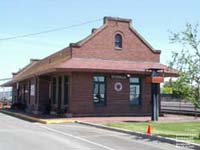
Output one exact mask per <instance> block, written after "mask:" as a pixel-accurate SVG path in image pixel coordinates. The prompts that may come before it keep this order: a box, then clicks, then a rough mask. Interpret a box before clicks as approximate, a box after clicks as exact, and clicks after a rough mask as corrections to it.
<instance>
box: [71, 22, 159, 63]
mask: <svg viewBox="0 0 200 150" xmlns="http://www.w3.org/2000/svg"><path fill="white" fill-rule="evenodd" d="M116 33H121V35H122V37H123V43H122V45H123V46H122V49H121V50H119V49H115V45H114V36H115V34H116ZM72 56H73V57H84V58H101V59H114V60H131V61H152V62H159V59H160V54H156V53H154V52H152V50H151V49H150V48H149V47H147V46H146V45H145V44H144V43H143V42H142V40H140V39H139V38H138V37H137V35H136V34H135V33H134V32H132V30H131V29H130V27H129V23H127V22H117V23H116V22H115V21H108V22H107V23H106V27H105V28H104V29H103V30H102V31H101V32H99V33H97V34H96V35H95V36H93V38H91V39H90V40H89V41H87V42H86V43H85V44H83V45H82V46H81V47H80V48H73V50H72Z"/></svg>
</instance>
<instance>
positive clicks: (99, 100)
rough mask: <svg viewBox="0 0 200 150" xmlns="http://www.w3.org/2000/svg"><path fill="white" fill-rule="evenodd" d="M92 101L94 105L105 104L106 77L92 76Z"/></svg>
mask: <svg viewBox="0 0 200 150" xmlns="http://www.w3.org/2000/svg"><path fill="white" fill-rule="evenodd" d="M93 102H94V104H95V105H106V79H105V77H104V76H94V77H93Z"/></svg>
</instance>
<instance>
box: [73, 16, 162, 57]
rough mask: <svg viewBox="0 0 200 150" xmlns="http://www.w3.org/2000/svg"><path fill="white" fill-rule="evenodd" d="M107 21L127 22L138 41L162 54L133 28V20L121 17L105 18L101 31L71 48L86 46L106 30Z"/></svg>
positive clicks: (97, 30) (98, 30) (93, 33)
mask: <svg viewBox="0 0 200 150" xmlns="http://www.w3.org/2000/svg"><path fill="white" fill-rule="evenodd" d="M107 20H112V21H118V22H127V23H129V29H130V30H131V31H132V32H133V34H135V35H136V36H137V37H138V39H140V40H141V41H142V42H143V43H144V44H145V45H146V46H147V47H148V48H149V49H150V50H151V51H152V52H154V53H157V54H160V53H161V50H156V49H154V48H153V47H152V46H151V44H150V43H148V42H147V41H146V40H145V39H144V38H143V37H142V35H141V34H139V33H138V32H137V31H136V30H135V29H134V28H133V26H132V20H131V19H124V18H119V17H104V24H103V26H101V27H100V28H99V29H96V31H95V32H92V34H90V35H89V36H87V37H86V38H84V39H82V40H80V41H78V42H76V43H71V46H74V47H81V46H82V45H84V44H85V43H87V42H88V41H89V40H90V39H92V38H93V37H95V36H96V35H97V34H99V33H100V32H101V31H102V30H104V29H105V28H106V27H107V24H106V22H107Z"/></svg>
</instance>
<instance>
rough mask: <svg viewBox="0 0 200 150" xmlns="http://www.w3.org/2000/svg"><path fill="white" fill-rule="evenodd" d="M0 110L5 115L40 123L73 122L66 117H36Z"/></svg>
mask: <svg viewBox="0 0 200 150" xmlns="http://www.w3.org/2000/svg"><path fill="white" fill-rule="evenodd" d="M0 112H1V113H4V114H7V115H10V116H14V117H18V118H21V119H24V120H28V121H33V122H39V123H42V124H59V123H73V122H75V121H74V120H68V119H38V118H36V117H31V116H28V115H24V114H20V113H15V112H9V111H6V110H0Z"/></svg>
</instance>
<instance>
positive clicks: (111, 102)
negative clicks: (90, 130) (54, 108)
mask: <svg viewBox="0 0 200 150" xmlns="http://www.w3.org/2000/svg"><path fill="white" fill-rule="evenodd" d="M93 75H94V74H92V73H73V74H72V77H71V79H72V80H71V81H72V82H71V83H70V84H71V92H72V93H71V97H70V110H69V111H70V112H71V113H73V114H75V115H84V114H86V115H87V114H90V115H91V114H99V115H105V114H108V115H128V114H131V115H146V114H150V112H151V105H150V104H151V103H150V100H151V95H150V94H151V87H150V84H146V83H145V81H144V78H143V77H141V78H142V105H141V106H131V105H130V104H129V80H128V79H112V78H111V75H110V74H105V75H106V77H107V78H106V79H107V105H106V106H95V105H94V104H93V97H92V93H93ZM117 81H120V82H121V83H122V84H123V89H122V91H120V92H116V91H115V90H114V83H115V82H117Z"/></svg>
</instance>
